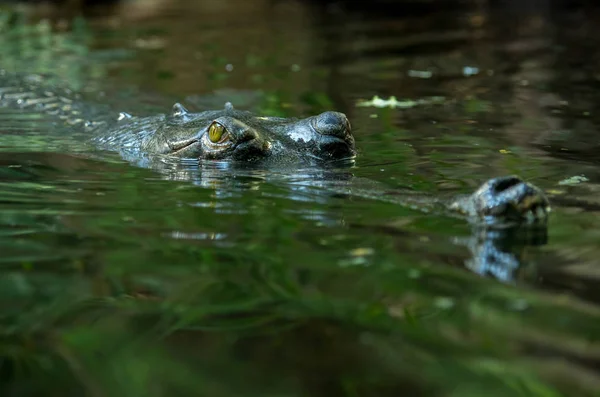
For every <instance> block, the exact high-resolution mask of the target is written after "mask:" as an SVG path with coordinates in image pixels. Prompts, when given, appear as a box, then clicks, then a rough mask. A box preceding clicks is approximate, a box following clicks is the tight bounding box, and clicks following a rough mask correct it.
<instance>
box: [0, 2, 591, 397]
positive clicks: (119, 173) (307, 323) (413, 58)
mask: <svg viewBox="0 0 600 397" xmlns="http://www.w3.org/2000/svg"><path fill="white" fill-rule="evenodd" d="M231 3H232V4H228V3H227V2H214V3H213V2H204V3H198V4H197V5H190V4H195V3H193V2H186V1H179V2H172V3H170V5H168V6H165V8H162V9H160V10H158V11H155V12H154V13H151V14H148V15H146V16H145V17H143V18H142V17H140V16H139V14H137V13H135V12H133V11H127V12H124V13H123V14H122V15H121V16H120V17H118V18H116V17H113V18H112V19H109V20H107V19H94V20H81V19H77V20H76V21H75V22H74V24H73V27H72V28H71V29H70V30H69V31H68V32H66V33H64V32H63V33H60V32H52V30H51V29H50V28H49V27H48V26H46V25H44V24H25V25H23V24H21V23H20V22H18V21H15V20H14V18H13V17H12V16H11V15H13V14H12V13H10V12H8V11H4V12H2V13H0V17H1V18H0V19H2V21H3V22H2V25H1V26H2V27H1V29H0V32H1V33H0V68H4V69H6V70H9V71H26V72H45V73H52V74H53V76H55V78H56V79H57V81H60V82H61V84H67V85H69V86H71V87H72V88H74V89H77V90H81V91H84V92H87V93H89V94H93V95H98V94H99V93H103V96H104V99H105V102H106V103H108V104H110V105H112V106H116V107H118V108H122V110H124V111H129V112H131V113H136V112H148V111H151V110H156V109H160V110H162V111H164V110H166V109H168V108H169V106H170V105H171V104H172V103H173V101H175V100H179V101H182V100H183V99H185V98H187V102H186V103H187V104H188V105H189V106H190V107H191V108H194V107H197V108H200V107H203V106H215V107H220V106H222V103H223V102H224V101H225V100H231V101H232V102H234V105H235V104H237V105H239V106H241V107H248V108H252V109H254V110H257V111H260V112H262V113H265V114H269V115H273V114H275V115H293V116H305V115H309V114H312V113H316V112H321V111H324V110H332V109H334V110H339V111H343V112H345V113H346V114H347V115H348V117H349V118H350V120H351V122H352V125H353V129H354V133H355V137H356V140H357V146H358V149H359V156H358V158H357V162H356V165H355V167H353V168H351V169H319V168H310V167H308V168H302V169H292V170H290V169H239V168H238V169H234V168H232V167H228V166H227V164H221V163H211V162H206V163H201V164H199V165H198V164H197V163H193V162H187V163H185V164H179V163H174V164H164V166H162V167H160V168H159V169H148V168H144V167H139V166H137V165H140V164H137V165H136V164H130V163H129V162H127V161H125V160H123V159H121V158H119V157H118V156H117V155H115V154H111V153H102V152H98V151H96V150H94V148H91V147H87V146H85V145H80V144H77V143H76V142H77V140H76V139H74V138H75V137H74V136H73V135H72V133H67V132H66V131H65V130H63V129H61V128H60V126H56V125H55V124H53V123H52V122H51V121H50V120H49V119H48V118H46V117H44V116H42V115H39V114H35V113H23V112H18V111H15V110H8V109H2V110H0V307H1V308H2V310H0V395H2V396H37V395H44V396H92V397H101V396H130V397H134V396H223V397H230V396H231V397H232V396H323V397H325V396H328V397H329V396H349V397H350V396H351V397H354V396H390V397H391V396H403V395H406V396H457V397H458V396H473V397H475V396H482V395H492V396H598V395H600V394H599V390H600V374H599V373H598V369H599V368H600V341H599V339H600V307H599V304H600V294H599V292H598V291H599V288H600V271H599V269H600V262H598V254H599V252H600V251H599V249H598V247H599V244H598V243H599V242H600V217H599V216H598V210H599V209H600V202H599V201H598V198H597V192H598V189H599V187H600V185H599V182H600V172H599V169H598V163H599V161H600V156H599V155H598V154H597V153H598V150H597V149H598V138H597V128H598V127H597V126H598V121H599V119H598V111H597V109H596V108H597V104H598V103H599V101H598V99H599V97H600V94H599V89H600V85H599V78H600V77H599V76H600V75H599V74H598V68H597V60H598V59H600V58H599V54H600V53H599V52H598V48H600V46H599V44H600V43H599V42H598V41H599V38H600V32H599V26H600V25H599V24H598V23H597V22H598V21H599V19H598V18H599V15H598V12H597V11H595V10H594V9H584V8H577V7H574V6H573V7H569V8H559V7H558V6H553V7H550V6H549V5H547V4H546V3H545V2H540V4H539V6H538V7H530V8H527V7H519V6H514V7H512V8H511V7H508V6H507V7H504V8H498V9H495V8H490V7H489V6H486V5H485V3H483V2H473V4H471V3H469V2H465V3H461V6H460V7H459V6H445V7H441V6H439V7H432V6H422V7H418V8H412V9H406V10H403V12H402V13H399V14H397V15H395V14H394V13H393V12H392V11H391V9H390V10H388V11H389V12H386V10H385V9H383V10H381V11H380V12H371V11H368V10H365V9H356V10H355V9H353V8H352V7H350V6H346V7H341V8H340V7H336V6H332V7H325V6H319V5H314V4H313V5H311V4H310V3H302V2H292V1H289V2H288V1H273V2H269V1H264V2H261V1H256V2H244V3H242V2H235V1H233V2H231ZM482 4H483V5H482ZM544 5H545V6H544ZM409 10H416V11H418V12H416V11H415V12H413V13H411V12H409ZM374 95H378V96H379V97H383V98H385V99H388V98H389V97H390V96H392V95H393V96H395V97H396V98H398V100H403V101H408V100H411V101H417V102H418V101H420V100H421V102H418V103H416V104H414V103H413V104H411V105H410V106H408V105H406V103H405V106H404V107H402V108H376V107H365V106H359V105H358V103H359V101H360V100H369V99H372V97H373V96H374ZM70 134H71V135H70ZM141 165H143V164H141ZM513 173H514V174H518V175H520V176H522V177H523V178H525V179H527V180H528V181H530V182H533V183H535V184H537V185H538V186H540V187H543V188H544V189H545V190H546V191H547V192H548V195H549V197H550V199H551V201H552V203H553V212H552V214H551V218H550V222H549V225H548V228H547V230H528V229H520V230H508V231H504V232H490V231H487V232H486V231H482V230H476V229H475V228H474V227H472V226H470V225H469V224H468V223H467V222H466V221H465V220H464V219H460V218H455V217H452V216H450V215H448V214H443V213H439V212H435V211H434V212H424V211H422V210H420V209H418V208H411V207H410V206H406V205H403V204H402V203H403V202H404V201H405V198H406V196H407V191H410V192H412V193H413V194H414V193H419V194H420V193H422V194H424V195H429V196H436V195H442V196H445V197H451V196H452V195H454V194H459V193H468V192H471V191H472V190H474V189H475V188H476V187H477V186H478V185H479V184H480V183H482V182H483V181H485V180H486V179H488V178H491V177H494V176H499V175H505V174H513ZM581 175H583V176H585V180H583V181H581V180H580V182H579V183H570V184H569V183H567V184H565V183H564V182H565V180H567V179H568V178H572V177H575V176H581ZM570 181H571V182H573V180H572V179H571V180H570ZM374 185H376V188H375V189H373V186H374Z"/></svg>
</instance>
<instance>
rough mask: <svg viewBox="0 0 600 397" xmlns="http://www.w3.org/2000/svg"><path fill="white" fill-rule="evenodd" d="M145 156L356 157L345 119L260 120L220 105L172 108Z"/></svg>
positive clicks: (324, 116) (327, 115) (247, 158)
mask: <svg viewBox="0 0 600 397" xmlns="http://www.w3.org/2000/svg"><path fill="white" fill-rule="evenodd" d="M143 149H144V150H145V151H146V152H148V153H158V154H166V155H172V156H177V157H187V158H198V159H216V160H227V159H231V160H239V161H258V160H265V159H278V160H282V161H286V160H295V159H302V158H306V159H316V160H320V161H334V160H343V159H351V158H354V156H355V153H356V152H355V148H354V137H353V136H352V133H351V129H350V123H349V122H348V119H347V118H346V116H345V115H344V114H342V113H338V112H324V113H321V114H319V115H316V116H312V117H307V118H304V119H292V118H289V119H288V118H279V117H261V116H257V115H255V114H253V113H251V112H246V111H240V110H236V109H234V108H233V106H232V105H231V104H230V103H227V104H225V108H224V109H223V110H218V111H206V112H200V113H191V112H188V111H187V110H186V109H185V108H184V107H183V106H182V105H180V104H175V105H174V106H173V110H172V112H171V114H169V115H167V116H166V117H165V121H164V124H163V125H162V126H161V127H159V129H158V130H157V131H156V133H155V134H154V135H153V136H152V137H151V138H150V139H149V140H148V141H147V142H145V144H144V147H143Z"/></svg>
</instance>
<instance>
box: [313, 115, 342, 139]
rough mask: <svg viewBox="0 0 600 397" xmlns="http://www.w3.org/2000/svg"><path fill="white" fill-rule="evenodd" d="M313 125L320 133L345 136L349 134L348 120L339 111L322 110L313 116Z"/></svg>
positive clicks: (339, 136)
mask: <svg viewBox="0 0 600 397" xmlns="http://www.w3.org/2000/svg"><path fill="white" fill-rule="evenodd" d="M313 126H314V128H315V130H316V131H317V132H318V133H320V134H322V135H331V136H335V137H338V138H346V137H347V136H348V135H349V134H350V122H349V121H348V118H347V117H346V115H345V114H343V113H339V112H324V113H321V114H319V115H318V116H315V118H314V120H313Z"/></svg>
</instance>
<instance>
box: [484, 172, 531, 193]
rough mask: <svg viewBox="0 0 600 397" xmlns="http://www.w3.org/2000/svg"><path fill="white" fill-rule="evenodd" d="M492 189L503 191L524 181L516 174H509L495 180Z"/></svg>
mask: <svg viewBox="0 0 600 397" xmlns="http://www.w3.org/2000/svg"><path fill="white" fill-rule="evenodd" d="M494 182H495V183H494V184H493V186H492V189H493V190H494V192H495V193H502V192H503V191H505V190H507V189H510V188H511V187H514V186H517V185H519V184H521V183H523V181H522V180H521V179H519V178H517V177H516V176H507V177H505V178H498V179H496V180H495V181H494Z"/></svg>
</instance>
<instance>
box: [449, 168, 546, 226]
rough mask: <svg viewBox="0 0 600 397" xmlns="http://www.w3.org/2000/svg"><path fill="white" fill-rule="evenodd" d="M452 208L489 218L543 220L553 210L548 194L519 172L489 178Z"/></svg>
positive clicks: (489, 219) (497, 219)
mask: <svg viewBox="0 0 600 397" xmlns="http://www.w3.org/2000/svg"><path fill="white" fill-rule="evenodd" d="M451 208H453V209H457V210H459V211H461V212H463V213H466V214H467V215H470V216H476V217H479V218H482V219H484V220H486V221H490V222H498V221H500V222H502V221H517V222H527V223H537V222H544V221H546V219H547V217H548V213H549V212H550V203H549V201H548V198H547V197H546V195H545V194H544V193H543V192H542V191H541V189H540V188H538V187H537V186H534V185H532V184H531V183H527V182H524V181H523V180H522V179H520V178H518V177H516V176H506V177H500V178H494V179H490V180H489V181H487V182H486V183H484V184H483V185H481V187H479V189H477V190H476V191H475V193H473V194H472V195H471V196H468V197H466V198H464V199H460V200H457V201H455V202H454V203H453V204H452V205H451Z"/></svg>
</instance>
